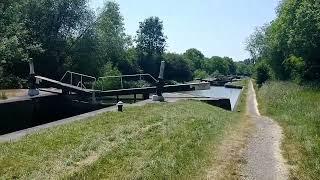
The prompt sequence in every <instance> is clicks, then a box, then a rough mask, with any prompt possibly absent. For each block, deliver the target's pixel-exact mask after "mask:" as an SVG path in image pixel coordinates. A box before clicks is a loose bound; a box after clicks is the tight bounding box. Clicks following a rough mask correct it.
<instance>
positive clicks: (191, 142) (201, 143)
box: [0, 101, 242, 179]
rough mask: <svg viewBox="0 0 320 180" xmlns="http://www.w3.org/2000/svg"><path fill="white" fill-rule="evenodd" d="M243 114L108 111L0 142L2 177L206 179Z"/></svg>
mask: <svg viewBox="0 0 320 180" xmlns="http://www.w3.org/2000/svg"><path fill="white" fill-rule="evenodd" d="M240 116H242V114H241V113H235V112H228V111H224V110H222V109H219V108H216V107H212V106H210V105H207V104H204V103H200V102H195V101H182V102H178V103H172V104H168V103H164V104H152V105H147V106H144V107H134V108H127V109H125V112H124V113H117V112H110V113H106V114H103V115H100V116H97V117H94V118H91V119H89V120H87V121H82V122H76V123H72V124H69V125H64V126H60V127H56V128H52V129H50V130H47V131H45V132H43V133H39V134H34V135H31V136H28V137H26V138H24V139H22V140H20V141H18V142H12V143H2V144H0V174H1V178H3V179H15V178H23V179H43V178H48V177H51V178H53V179H56V178H66V179H79V178H87V179H99V178H111V179H112V178H119V179H123V178H130V179H138V178H144V179H159V178H174V179H175V178H190V179H191V178H194V177H197V178H202V176H203V175H205V174H206V172H205V171H206V168H207V167H208V166H210V165H211V164H212V158H208V157H212V156H214V154H212V152H213V151H214V149H215V147H216V146H217V145H218V144H219V142H220V140H221V139H222V138H223V135H224V131H225V130H226V129H228V128H229V127H231V126H232V125H233V124H235V122H237V121H238V120H239V118H240Z"/></svg>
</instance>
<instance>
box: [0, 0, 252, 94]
mask: <svg viewBox="0 0 320 180" xmlns="http://www.w3.org/2000/svg"><path fill="white" fill-rule="evenodd" d="M138 26H139V27H138V30H137V34H136V36H135V37H131V36H129V35H127V34H126V33H125V28H124V18H123V16H122V15H121V13H120V7H119V4H117V3H115V2H106V3H105V5H104V7H103V8H102V9H101V10H99V12H98V13H95V12H94V11H93V10H92V9H90V8H89V7H88V4H87V0H6V1H4V2H3V1H2V2H0V32H1V35H0V88H21V87H25V86H26V82H27V78H28V73H29V72H28V62H29V61H33V62H34V64H35V69H36V73H37V74H40V75H43V76H46V77H49V78H53V79H59V78H60V77H61V76H62V75H63V73H64V72H65V71H66V70H71V71H76V72H80V73H83V74H88V75H92V76H95V77H98V76H108V75H120V74H135V73H149V74H151V75H153V76H157V75H158V71H159V66H160V62H161V61H162V60H164V61H166V64H167V68H166V72H165V76H166V79H168V80H174V81H179V82H184V81H190V80H192V79H193V78H195V77H200V78H203V77H208V76H210V75H218V74H223V75H227V74H240V75H250V74H251V73H252V66H251V65H250V64H251V63H250V62H249V61H244V62H234V61H233V60H232V59H231V58H229V57H216V56H215V57H211V58H207V57H205V56H204V55H203V53H202V52H200V51H199V50H197V49H194V48H191V49H189V50H187V51H186V52H185V53H183V54H177V53H167V52H166V47H167V44H166V40H167V37H166V36H165V35H164V33H163V28H164V27H163V22H162V21H161V20H160V19H159V18H158V17H150V18H147V19H145V20H143V21H142V22H140V23H139V25H138Z"/></svg>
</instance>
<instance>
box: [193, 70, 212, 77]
mask: <svg viewBox="0 0 320 180" xmlns="http://www.w3.org/2000/svg"><path fill="white" fill-rule="evenodd" d="M193 76H194V77H195V78H198V79H205V78H208V77H209V75H208V73H207V72H206V71H203V70H196V71H195V72H194V75H193Z"/></svg>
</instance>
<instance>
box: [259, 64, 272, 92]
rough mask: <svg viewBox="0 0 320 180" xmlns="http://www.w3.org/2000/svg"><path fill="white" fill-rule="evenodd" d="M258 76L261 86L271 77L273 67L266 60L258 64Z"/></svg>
mask: <svg viewBox="0 0 320 180" xmlns="http://www.w3.org/2000/svg"><path fill="white" fill-rule="evenodd" d="M256 78H257V84H258V85H259V86H261V85H262V84H263V83H265V82H266V81H267V80H269V79H270V78H271V69H270V67H269V65H268V64H267V63H265V62H260V63H259V64H257V66H256Z"/></svg>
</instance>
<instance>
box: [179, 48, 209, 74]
mask: <svg viewBox="0 0 320 180" xmlns="http://www.w3.org/2000/svg"><path fill="white" fill-rule="evenodd" d="M183 55H184V56H185V58H186V59H187V61H188V62H189V64H190V65H191V68H192V70H196V69H201V68H202V67H203V64H204V60H205V57H204V55H203V54H202V52H201V51H199V50H197V49H195V48H191V49H188V50H187V51H186V52H185V53H184V54H183Z"/></svg>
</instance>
